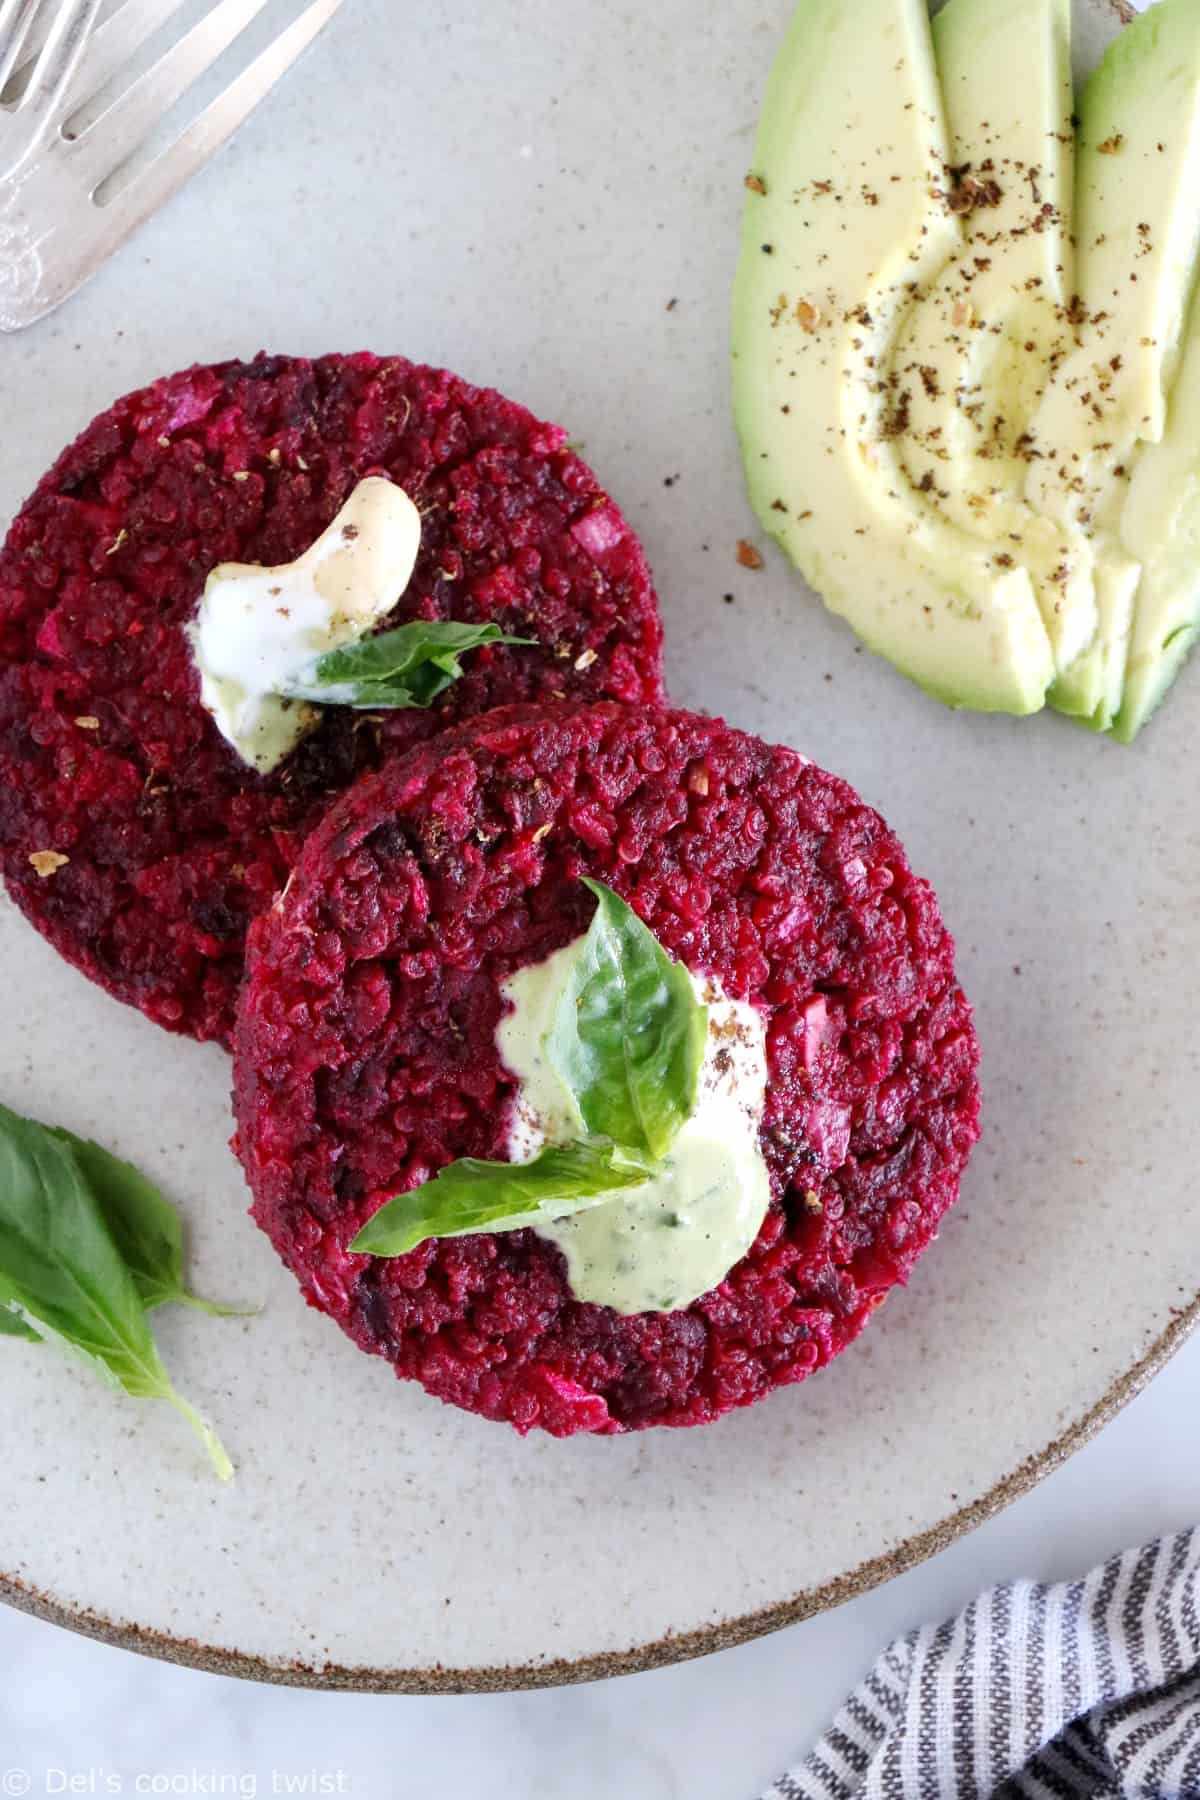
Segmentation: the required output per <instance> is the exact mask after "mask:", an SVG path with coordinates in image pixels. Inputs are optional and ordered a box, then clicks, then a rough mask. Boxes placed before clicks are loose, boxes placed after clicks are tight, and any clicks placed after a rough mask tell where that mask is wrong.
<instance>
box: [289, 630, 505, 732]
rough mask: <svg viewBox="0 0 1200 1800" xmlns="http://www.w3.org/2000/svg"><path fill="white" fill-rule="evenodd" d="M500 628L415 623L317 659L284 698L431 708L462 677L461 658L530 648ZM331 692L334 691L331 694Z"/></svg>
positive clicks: (362, 707)
mask: <svg viewBox="0 0 1200 1800" xmlns="http://www.w3.org/2000/svg"><path fill="white" fill-rule="evenodd" d="M533 641H534V640H533V639H532V638H518V637H510V636H509V635H508V633H507V632H504V631H501V629H500V627H499V626H498V625H463V624H457V623H455V622H454V621H453V620H450V621H443V620H436V619H413V620H412V621H411V622H410V623H409V624H407V625H399V626H397V627H396V629H395V630H394V631H384V632H380V633H379V635H378V636H377V637H367V638H361V639H360V640H359V641H358V643H355V644H347V645H346V646H345V647H344V648H343V649H341V650H330V651H327V652H326V654H325V655H324V656H322V657H319V658H318V659H317V661H316V662H315V663H314V664H313V667H312V669H311V670H310V671H309V672H308V673H306V674H305V675H304V676H303V677H301V679H300V680H298V681H297V682H295V683H292V684H289V686H288V690H287V692H288V694H289V695H291V696H293V697H294V698H296V699H298V700H315V701H317V702H320V701H321V699H322V697H324V699H325V700H326V701H327V702H330V703H332V704H336V705H340V706H352V707H357V708H359V709H371V708H376V707H377V708H380V709H381V710H382V709H389V708H390V709H393V710H394V709H397V708H402V707H413V706H430V705H432V703H433V701H435V700H436V699H437V698H438V696H439V695H440V694H444V693H445V691H446V689H447V688H448V687H449V686H450V685H451V684H452V683H453V682H455V681H457V680H458V678H459V676H460V675H461V674H462V672H463V671H462V663H461V661H460V658H461V657H462V656H463V655H464V654H465V653H466V652H467V651H468V650H478V649H480V648H481V647H482V646H483V645H485V644H530V643H532V642H533ZM330 690H336V692H331V691H330Z"/></svg>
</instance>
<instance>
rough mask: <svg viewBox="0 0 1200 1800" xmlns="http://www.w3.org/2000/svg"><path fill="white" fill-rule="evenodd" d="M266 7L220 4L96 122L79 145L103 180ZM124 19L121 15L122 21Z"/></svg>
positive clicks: (249, 1) (227, 0) (245, 0)
mask: <svg viewBox="0 0 1200 1800" xmlns="http://www.w3.org/2000/svg"><path fill="white" fill-rule="evenodd" d="M266 4H267V0H220V5H218V6H216V7H214V8H213V10H212V12H210V13H206V14H205V16H204V18H203V19H201V20H200V22H199V24H198V25H194V26H193V27H192V29H191V30H190V31H188V32H185V34H184V36H183V37H181V38H180V39H179V40H178V41H177V42H176V43H174V44H172V45H171V48H170V49H169V50H166V51H164V52H163V54H162V55H161V56H160V57H159V59H158V61H157V62H156V63H154V64H153V66H152V67H151V68H149V69H147V70H146V71H145V73H144V74H143V75H139V76H138V79H137V80H136V81H135V82H134V83H133V86H132V87H131V88H129V89H128V91H127V92H126V93H124V94H122V95H121V96H120V97H119V98H118V99H116V100H114V101H113V103H112V105H111V106H110V107H108V108H107V110H106V111H105V112H103V113H101V115H100V117H99V118H98V119H95V120H93V122H92V123H91V124H90V125H89V126H88V128H87V130H86V131H85V132H83V133H82V135H81V136H80V137H79V139H78V140H77V142H78V144H79V147H80V151H81V152H83V153H84V160H86V162H87V163H88V165H89V168H90V170H91V173H92V175H93V176H94V178H95V179H96V180H97V181H99V180H100V179H101V178H102V177H103V176H105V175H109V174H111V173H112V171H113V170H114V169H116V168H119V167H120V165H121V163H123V162H124V161H125V159H126V158H127V157H129V156H132V154H133V152H134V151H135V150H136V149H137V147H138V145H139V144H140V143H141V142H142V141H143V139H144V138H146V137H148V136H149V135H150V133H151V131H153V129H154V127H155V126H156V125H157V124H158V122H159V120H160V119H162V118H164V117H165V115H166V114H167V113H168V112H169V111H170V109H171V107H172V106H174V104H175V102H176V101H177V100H180V99H182V98H183V96H184V94H186V93H187V91H188V89H189V88H190V87H191V86H192V84H193V82H195V81H198V80H199V79H200V77H201V75H203V74H204V71H205V70H206V69H207V68H209V67H211V65H212V64H213V63H214V62H216V60H217V58H218V56H220V55H221V54H222V52H223V51H225V50H227V49H228V48H229V46H230V44H232V43H234V42H235V41H236V39H237V38H238V37H239V36H240V35H241V33H242V32H243V31H244V30H245V29H246V27H247V26H248V25H249V24H250V23H251V21H252V20H253V19H254V18H256V17H257V15H258V14H259V13H260V12H261V11H262V10H263V7H264V6H266ZM120 16H121V15H120V13H118V14H117V17H118V19H119V18H120Z"/></svg>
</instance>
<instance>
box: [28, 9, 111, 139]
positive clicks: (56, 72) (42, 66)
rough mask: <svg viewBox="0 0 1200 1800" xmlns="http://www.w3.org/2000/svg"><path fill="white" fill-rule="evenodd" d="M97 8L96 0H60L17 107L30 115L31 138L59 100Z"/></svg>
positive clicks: (44, 124) (51, 115) (37, 134)
mask: <svg viewBox="0 0 1200 1800" xmlns="http://www.w3.org/2000/svg"><path fill="white" fill-rule="evenodd" d="M99 11H100V0H62V3H61V5H60V7H59V10H58V13H57V14H56V16H55V19H54V23H53V25H52V26H51V27H50V32H49V35H48V36H47V38H46V42H45V43H44V44H43V46H42V51H41V55H40V56H39V57H38V59H37V61H36V63H35V64H34V65H33V75H32V76H31V78H30V82H29V86H28V87H27V88H26V90H25V94H24V97H23V98H22V100H21V102H20V106H19V108H18V110H19V111H21V112H25V113H28V114H29V115H30V116H31V117H32V119H33V121H34V141H35V142H36V141H37V139H38V138H39V137H40V136H41V135H42V134H43V132H44V131H45V129H46V127H47V125H49V124H50V122H51V120H52V119H53V118H54V117H55V115H56V113H57V111H58V108H59V107H60V105H61V104H62V101H63V99H64V97H65V95H66V91H67V88H68V87H69V86H70V83H71V78H72V76H73V75H74V73H75V70H76V69H77V68H78V66H79V59H80V57H81V56H82V55H83V52H84V49H85V47H86V45H87V41H88V38H89V36H90V35H91V30H92V26H93V25H94V24H95V22H96V14H97V13H98V12H99Z"/></svg>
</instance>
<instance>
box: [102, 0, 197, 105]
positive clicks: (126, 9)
mask: <svg viewBox="0 0 1200 1800" xmlns="http://www.w3.org/2000/svg"><path fill="white" fill-rule="evenodd" d="M182 5H183V0H125V4H124V6H123V7H122V8H121V10H120V12H118V13H114V14H113V16H112V17H111V18H110V19H106V20H105V21H104V24H103V25H99V26H97V28H96V30H95V31H94V32H93V34H92V41H91V43H90V44H89V45H88V47H87V54H86V55H85V57H84V59H83V66H82V67H81V69H80V71H79V80H78V82H77V83H76V91H77V92H78V94H79V97H80V99H81V100H86V99H87V97H88V95H89V94H94V93H96V92H98V90H99V89H100V88H102V87H103V86H104V85H105V83H106V82H108V81H111V80H112V78H113V76H114V75H116V74H117V73H118V71H119V70H120V69H121V68H122V67H123V66H124V64H125V63H127V62H128V61H129V60H130V58H131V57H133V56H135V55H136V54H137V51H138V47H139V45H141V44H144V43H145V41H146V39H147V38H148V37H150V36H151V34H152V33H153V32H155V31H157V30H158V28H159V26H160V25H165V24H166V22H167V20H168V19H169V18H170V17H171V14H172V13H174V12H178V11H179V8H180V7H181V6H182Z"/></svg>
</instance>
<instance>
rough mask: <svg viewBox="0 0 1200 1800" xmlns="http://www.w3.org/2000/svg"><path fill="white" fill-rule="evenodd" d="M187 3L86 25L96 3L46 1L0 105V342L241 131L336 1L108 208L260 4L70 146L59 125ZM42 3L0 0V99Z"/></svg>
mask: <svg viewBox="0 0 1200 1800" xmlns="http://www.w3.org/2000/svg"><path fill="white" fill-rule="evenodd" d="M182 4H183V0H125V4H124V5H123V6H122V7H121V9H120V11H119V12H117V13H115V14H114V15H113V17H112V18H110V19H108V20H107V21H106V23H105V24H103V25H101V26H100V27H99V28H95V21H96V15H97V13H98V11H99V9H100V6H101V0H58V4H57V7H56V8H55V6H54V5H53V0H43V11H42V14H41V19H40V21H39V23H41V24H43V25H44V23H45V11H44V6H45V5H49V6H50V9H51V19H50V24H49V28H48V30H46V32H45V35H44V37H43V38H42V39H41V47H40V49H38V50H37V52H36V61H35V62H34V64H33V68H32V73H31V74H30V77H29V80H28V82H27V84H26V86H25V89H24V92H23V94H22V96H21V98H20V99H19V100H18V102H17V103H16V106H15V107H14V108H12V109H11V110H10V109H6V108H4V107H0V331H19V330H20V329H21V328H22V327H23V326H25V325H32V324H33V322H34V321H35V320H36V319H40V318H43V317H44V316H45V315H46V313H48V312H51V311H52V310H53V309H54V308H55V307H56V306H59V305H61V303H62V302H63V301H64V300H66V299H67V298H68V297H69V296H70V295H71V294H73V293H74V292H75V290H76V289H77V288H79V287H81V286H82V285H83V283H84V282H85V281H87V280H88V279H89V278H90V277H91V276H92V275H94V274H95V273H96V271H97V269H99V268H100V266H101V265H102V264H103V263H104V262H106V261H107V260H108V258H109V257H110V256H112V255H113V253H114V252H115V251H116V250H118V249H119V248H120V246H121V245H122V244H123V243H124V242H125V240H126V238H128V237H129V236H130V234H131V233H132V232H133V231H135V230H136V229H137V227H138V226H139V225H141V224H142V223H143V222H144V221H145V220H146V219H148V218H149V217H150V215H151V213H153V212H156V211H157V210H158V208H159V207H160V206H162V205H163V204H164V203H165V202H166V201H167V200H169V199H170V198H171V196H172V194H174V193H175V192H176V191H177V190H178V189H179V188H181V187H182V186H183V184H184V182H185V181H187V180H188V179H189V177H191V176H192V175H194V174H195V173H196V171H197V169H200V168H202V167H203V165H204V164H205V163H206V162H207V161H208V160H209V158H210V157H211V156H212V155H214V154H215V152H216V151H217V150H219V149H220V148H221V146H222V144H224V143H225V142H226V140H227V139H228V138H230V137H231V136H232V135H233V133H234V132H235V131H236V130H237V128H238V126H239V125H240V124H241V123H242V121H243V120H244V119H245V118H246V117H247V115H248V114H249V113H251V112H252V111H253V110H254V108H255V107H256V106H257V105H258V103H259V101H260V100H262V99H263V98H264V97H265V96H266V95H267V94H268V93H269V92H270V90H271V89H272V88H273V87H274V85H275V83H276V82H277V81H278V80H279V79H280V77H281V76H282V75H284V74H285V73H286V71H287V70H288V69H289V68H290V67H291V65H292V64H293V63H294V62H295V60H296V58H297V57H298V56H299V55H300V53H301V51H303V50H304V49H306V48H307V46H308V45H309V44H310V43H311V42H312V40H313V38H315V37H316V35H317V33H318V32H319V31H320V30H321V29H322V27H323V26H324V25H326V24H327V23H328V21H329V20H330V19H331V18H332V17H333V15H334V13H335V12H336V11H337V10H338V8H339V6H340V5H341V4H342V0H312V4H310V5H309V6H307V7H306V8H305V10H304V11H303V13H301V14H300V16H299V17H298V18H297V19H295V20H294V21H293V23H292V24H291V25H289V26H288V27H287V28H286V29H285V30H284V31H281V32H280V33H279V35H278V36H277V37H276V38H275V39H274V41H273V42H272V43H271V44H270V45H269V46H268V47H267V49H265V50H264V51H262V53H261V54H260V55H259V56H258V57H256V58H255V60H254V61H253V62H252V63H251V64H250V65H249V66H248V67H247V68H246V69H244V70H243V71H242V73H241V74H240V75H238V77H237V78H236V80H234V81H233V82H231V84H230V85H229V87H227V88H226V89H225V91H224V92H223V93H222V94H220V95H219V96H218V97H217V98H216V99H215V100H213V101H212V102H211V104H210V105H208V106H207V107H206V108H205V109H204V111H203V112H201V113H200V115H199V116H198V117H197V118H196V119H195V120H194V121H193V123H192V124H191V125H189V126H188V128H187V129H186V130H185V131H184V132H183V133H182V134H181V135H180V136H179V137H178V138H176V140H175V141H174V143H172V144H171V145H170V146H169V147H168V148H167V149H165V150H163V151H162V152H161V153H160V154H159V155H158V156H157V157H155V158H154V160H153V161H152V162H150V163H149V164H148V165H147V167H145V168H144V169H142V170H140V171H139V172H138V173H137V174H136V175H135V176H134V177H133V179H132V180H131V181H130V182H129V183H128V185H127V186H125V187H122V188H120V189H119V191H118V192H117V193H116V194H115V196H114V197H113V198H111V199H105V200H97V197H96V196H97V191H98V190H99V189H100V188H101V187H102V186H103V184H104V182H105V181H106V180H107V179H108V178H109V177H110V176H111V175H113V174H114V173H116V171H117V170H118V169H120V168H121V166H122V165H123V164H124V163H125V162H127V161H128V160H129V158H130V157H131V156H132V155H133V154H134V152H135V151H136V150H137V149H138V148H139V147H140V146H141V145H142V144H144V143H145V141H146V139H147V137H148V136H149V135H150V133H151V132H152V131H153V129H154V127H155V126H156V125H157V124H158V122H159V120H160V119H162V118H163V116H164V115H165V114H166V113H167V111H168V110H169V109H170V107H172V106H173V105H174V104H175V102H176V101H177V100H179V99H180V98H181V97H182V96H183V95H184V94H186V93H187V91H188V89H189V88H190V87H191V86H192V84H193V83H194V82H195V81H197V80H198V79H199V77H200V76H201V75H203V74H204V72H205V70H206V69H208V68H209V67H210V66H211V65H212V64H213V63H214V62H215V61H216V59H217V57H218V56H220V55H221V53H222V52H223V51H224V50H226V49H227V48H228V47H229V45H231V44H232V43H233V42H234V41H235V39H236V38H238V37H239V36H240V34H241V33H242V32H243V31H244V30H245V29H246V27H247V26H248V25H249V24H250V23H251V21H252V20H253V19H254V18H255V17H256V16H257V14H258V13H260V12H261V11H262V9H263V7H264V6H265V5H266V4H267V0H219V3H218V4H217V5H215V6H214V8H213V10H212V11H211V12H210V13H208V14H206V16H205V17H204V18H203V19H202V20H201V21H200V22H199V23H198V24H197V25H195V26H193V28H192V29H191V30H190V31H189V32H187V33H186V34H185V35H184V36H183V37H181V38H179V39H178V40H177V42H176V43H174V44H173V45H172V46H171V47H170V49H168V50H166V51H165V52H164V53H163V55H162V56H161V57H160V58H159V59H158V61H157V62H156V63H154V65H153V66H152V67H151V68H149V69H147V70H146V72H145V73H144V74H143V75H140V76H139V77H138V78H137V80H136V81H134V82H132V84H131V85H130V86H129V87H128V88H127V89H126V90H125V91H124V92H123V93H121V94H119V95H118V96H117V98H116V99H115V100H114V101H113V102H112V104H111V105H110V106H109V107H108V108H107V109H106V110H105V111H104V112H103V113H102V114H101V115H100V117H99V118H97V119H96V120H95V121H94V123H92V124H90V125H88V126H87V128H86V130H84V131H82V132H81V133H80V134H79V135H78V136H72V137H68V136H67V135H66V133H65V131H64V127H65V126H66V124H67V123H68V121H69V120H70V119H71V118H72V116H73V114H74V113H75V112H77V111H78V109H79V106H80V103H81V101H82V100H86V99H87V98H88V96H89V95H92V94H95V93H97V92H98V91H99V90H100V89H101V88H102V87H104V86H105V85H106V83H108V82H109V81H111V80H112V79H113V78H114V77H115V76H117V75H118V74H119V73H120V71H121V69H122V68H123V67H124V66H125V65H126V63H128V62H129V61H130V60H131V58H132V57H133V56H134V55H135V54H136V53H137V50H138V48H139V46H140V45H141V44H142V43H143V42H144V41H145V40H146V38H147V37H148V36H149V35H150V33H151V32H154V31H156V30H157V29H158V28H159V26H161V25H164V24H166V22H167V21H168V20H169V19H170V17H171V15H172V14H173V13H174V12H176V11H178V9H179V7H180V6H181V5H182ZM38 12H39V0H0V92H3V90H4V88H5V86H6V85H7V84H8V83H9V81H10V80H11V78H12V75H13V73H14V72H15V71H16V70H17V69H18V68H20V67H23V66H24V64H25V63H26V62H28V60H29V56H30V53H31V50H32V49H33V47H34V46H35V45H36V43H37V42H38V36H37V33H36V31H35V28H34V16H35V14H38Z"/></svg>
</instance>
